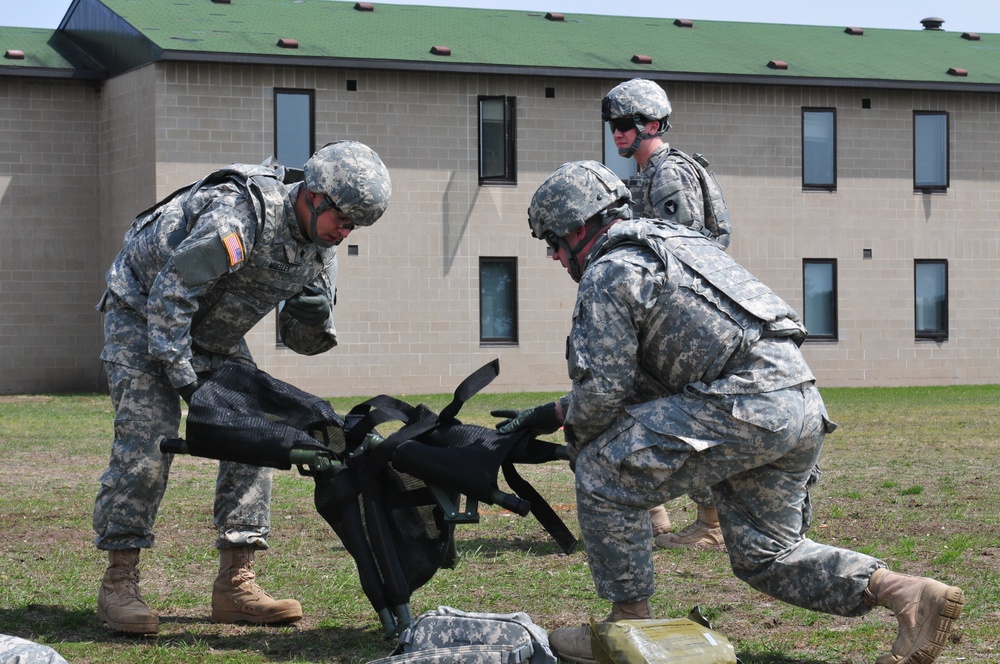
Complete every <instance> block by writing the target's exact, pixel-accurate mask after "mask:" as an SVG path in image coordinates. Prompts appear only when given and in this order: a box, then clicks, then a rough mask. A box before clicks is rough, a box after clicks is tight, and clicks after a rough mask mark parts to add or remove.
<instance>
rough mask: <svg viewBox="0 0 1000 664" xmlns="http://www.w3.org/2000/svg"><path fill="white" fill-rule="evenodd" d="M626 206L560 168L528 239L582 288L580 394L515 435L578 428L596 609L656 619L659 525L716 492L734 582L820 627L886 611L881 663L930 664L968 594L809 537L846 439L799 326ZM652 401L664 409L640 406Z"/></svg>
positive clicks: (573, 339)
mask: <svg viewBox="0 0 1000 664" xmlns="http://www.w3.org/2000/svg"><path fill="white" fill-rule="evenodd" d="M628 199H629V192H628V189H626V187H625V185H624V184H623V183H622V182H621V180H619V179H618V178H617V177H616V176H615V175H614V174H613V173H612V172H611V171H610V170H609V169H607V168H606V167H605V166H603V165H602V164H599V163H597V162H594V161H582V162H574V163H570V164H564V165H563V166H562V167H560V168H559V169H558V170H556V171H555V172H554V173H553V174H552V175H550V176H549V177H548V179H546V180H545V181H544V182H543V183H542V185H541V186H540V187H539V188H538V190H537V191H536V193H535V195H534V197H533V198H532V201H531V205H530V207H529V210H528V221H529V224H530V226H531V231H532V235H533V236H535V237H537V238H540V239H543V240H545V241H546V242H548V243H549V245H550V246H551V247H552V249H553V252H554V254H553V258H554V259H555V260H558V261H560V262H561V263H562V265H563V266H564V267H565V268H566V269H567V271H568V272H569V273H570V275H571V276H572V277H573V278H574V279H575V280H576V281H578V282H579V284H580V286H579V292H578V296H577V302H576V306H575V309H574V312H573V325H572V329H571V332H570V339H569V349H568V350H569V356H568V358H569V359H568V365H569V375H570V378H571V379H572V382H573V387H572V391H571V392H570V394H569V395H567V396H566V397H563V398H562V399H560V400H559V401H557V402H554V403H550V404H545V405H544V406H538V407H535V408H529V409H526V410H524V411H521V412H520V413H519V414H518V415H517V417H515V418H514V420H513V422H512V424H514V425H515V426H517V427H519V428H530V429H533V430H534V431H536V432H538V433H551V432H554V431H556V430H557V429H558V427H559V426H560V425H562V426H563V427H564V431H565V436H566V441H567V443H568V445H569V446H570V448H571V450H572V452H571V456H575V462H574V465H575V471H576V495H577V507H578V510H579V521H580V529H581V531H582V533H583V538H584V541H585V542H586V546H587V561H588V564H589V566H590V569H591V573H592V575H593V579H594V584H595V586H596V588H597V593H598V595H600V596H601V597H602V598H605V599H608V600H610V601H611V602H613V608H612V610H611V615H610V616H609V618H608V619H609V620H623V619H640V618H650V617H651V612H650V605H649V597H650V596H651V595H652V594H653V591H654V579H653V573H654V568H653V556H652V543H651V541H650V540H651V527H650V517H649V511H648V510H649V508H650V507H652V506H654V505H657V504H661V503H662V502H663V501H665V500H669V499H672V498H676V497H678V496H681V495H684V494H686V493H689V492H690V491H693V490H695V489H697V488H699V487H703V486H710V487H712V496H713V499H714V504H715V505H716V508H717V509H718V515H719V522H720V524H721V528H722V533H723V536H724V538H725V542H726V546H727V547H728V550H729V558H730V562H731V565H732V568H733V572H734V573H735V574H736V575H737V577H739V578H740V579H742V580H744V581H746V582H747V583H748V584H750V585H751V586H752V587H754V588H756V589H757V590H759V591H761V592H763V593H765V594H767V595H769V596H771V597H774V598H777V599H780V600H782V601H785V602H788V603H790V604H794V605H796V606H800V607H804V608H807V609H811V610H814V611H821V612H824V613H831V614H836V615H842V616H860V615H863V614H865V613H867V612H868V611H870V610H871V608H872V607H873V606H876V605H878V606H884V607H887V608H889V609H890V610H891V611H893V612H894V613H895V614H896V617H897V620H898V622H899V635H898V638H897V639H896V642H895V643H894V644H893V646H892V649H891V652H890V653H886V654H885V655H883V656H882V657H880V658H879V660H878V661H879V663H880V664H904V663H905V664H917V663H920V664H927V663H928V662H931V661H933V660H934V658H935V657H936V656H937V654H938V653H939V652H940V651H941V649H942V648H943V647H944V645H945V644H946V642H947V641H948V635H949V633H950V632H951V629H952V623H953V621H954V620H955V619H956V618H958V617H959V615H960V614H961V611H962V603H963V594H962V590H961V589H960V588H956V587H950V586H947V585H945V584H943V583H940V582H938V581H935V580H932V579H926V578H918V577H912V576H906V575H903V574H898V573H895V572H890V571H888V570H887V569H886V565H885V563H884V562H882V561H881V560H878V559H876V558H873V557H871V556H867V555H864V554H861V553H857V552H854V551H849V550H846V549H839V548H835V547H832V546H827V545H824V544H819V543H817V542H814V541H812V540H810V539H808V538H807V537H806V536H805V534H806V531H807V529H808V527H809V512H808V508H807V505H808V493H809V491H808V483H809V480H810V477H811V475H812V469H813V467H814V466H815V464H816V462H817V459H818V458H819V455H820V451H821V449H822V445H823V439H824V436H825V435H826V434H827V433H829V432H831V431H833V429H834V426H835V425H834V424H833V423H832V422H830V420H829V419H828V418H827V414H826V409H825V407H824V405H823V401H822V399H821V398H820V395H819V391H818V390H817V389H816V387H815V385H814V378H813V375H812V372H811V371H810V370H809V367H808V366H807V365H806V362H805V360H804V359H803V357H802V354H801V352H800V350H799V343H800V342H801V341H802V340H803V338H804V337H805V334H806V333H805V329H804V328H803V327H802V324H801V323H800V322H799V318H798V316H797V315H796V314H795V312H794V311H793V310H792V309H791V308H790V307H789V306H788V305H787V304H786V303H785V302H784V301H782V300H781V299H780V298H779V297H778V296H777V295H775V294H774V292H772V291H771V290H770V289H769V288H768V287H767V286H765V285H764V284H763V283H761V282H760V281H758V280H757V279H756V278H754V277H753V275H751V274H750V273H749V272H747V271H746V270H745V269H744V268H743V267H741V266H740V265H739V264H737V263H736V262H735V261H734V260H733V259H732V258H730V257H729V256H728V255H727V254H726V253H725V252H724V251H722V249H720V248H719V246H718V245H717V244H715V243H714V242H712V241H711V240H710V239H708V238H707V237H705V236H704V235H702V234H701V233H699V232H697V231H693V230H691V229H689V228H686V227H683V226H678V225H676V224H674V223H671V222H667V221H662V220H648V219H639V220H631V219H629V218H628V217H629V209H628ZM654 383H655V384H656V386H657V387H655V388H652V387H648V386H650V385H652V384H654ZM645 389H659V390H660V391H661V392H662V394H663V395H664V396H662V397H660V398H657V399H653V400H650V401H647V402H643V403H633V402H632V401H631V400H630V395H632V394H633V393H635V392H638V391H642V390H645ZM549 640H550V643H551V645H552V647H553V650H554V651H555V652H556V654H557V655H558V656H559V657H560V658H562V659H565V660H571V661H578V662H593V661H594V656H593V653H592V650H591V639H590V631H589V628H588V627H587V626H584V627H582V628H561V629H556V630H554V631H553V632H552V633H551V634H550V635H549Z"/></svg>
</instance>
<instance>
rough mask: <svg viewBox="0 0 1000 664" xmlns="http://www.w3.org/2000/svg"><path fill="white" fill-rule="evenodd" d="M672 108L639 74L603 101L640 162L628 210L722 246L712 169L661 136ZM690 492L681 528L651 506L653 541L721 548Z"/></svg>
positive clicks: (703, 495) (706, 510)
mask: <svg viewBox="0 0 1000 664" xmlns="http://www.w3.org/2000/svg"><path fill="white" fill-rule="evenodd" d="M670 113H671V106H670V100H669V99H668V98H667V93H666V92H664V91H663V88H661V87H660V86H659V84H657V83H655V82H653V81H649V80H646V79H641V78H635V79H632V80H630V81H626V82H624V83H621V84H620V85H617V86H615V87H614V88H613V89H612V90H611V91H610V92H608V94H607V95H606V96H605V97H604V99H603V100H602V101H601V119H602V120H604V121H605V122H607V123H608V125H609V127H610V128H611V131H612V137H613V138H614V140H615V145H616V146H617V147H618V153H619V154H620V155H621V156H623V157H626V158H628V157H631V158H633V159H635V162H636V164H638V166H639V172H638V173H636V174H635V175H634V176H632V177H631V178H629V181H628V183H627V186H628V188H629V191H630V192H631V194H632V205H631V207H632V216H633V217H635V218H644V219H668V220H670V221H673V222H675V223H678V224H681V225H682V226H688V227H690V228H693V229H695V230H697V231H700V232H701V233H703V234H704V235H705V236H706V237H708V238H710V239H712V240H714V241H715V242H716V243H717V244H718V245H719V246H720V247H722V248H723V249H726V248H727V247H728V246H729V240H730V236H731V234H732V226H731V223H730V220H729V212H728V209H727V208H726V206H725V201H724V200H723V198H722V190H721V188H719V187H718V183H717V182H716V180H715V175H714V174H712V173H709V172H707V171H706V170H705V168H704V166H703V165H702V164H701V163H699V162H698V161H697V160H695V159H694V158H692V157H690V156H689V155H687V154H685V153H683V152H681V151H680V150H677V149H674V148H671V147H670V145H669V144H667V143H666V142H664V140H663V138H662V137H663V135H664V134H665V133H666V132H667V130H668V129H670V123H669V121H668V120H669V118H670ZM705 163H707V162H705ZM713 199H714V200H713ZM689 497H690V498H691V500H692V501H694V503H695V504H696V505H697V506H698V516H697V518H696V519H695V521H694V523H692V524H690V525H689V526H687V527H686V528H684V529H682V530H681V531H680V532H677V533H671V532H670V530H671V527H672V526H671V523H670V517H669V515H668V514H667V511H666V509H665V508H664V507H663V506H662V505H657V506H656V507H654V508H653V509H652V510H651V511H650V516H651V517H652V519H653V537H654V538H655V539H654V542H655V544H656V545H657V546H659V547H663V548H667V549H687V548H691V549H710V550H716V551H725V549H726V545H725V543H724V542H723V541H722V531H721V530H720V528H719V519H718V515H717V513H716V511H715V505H713V504H712V492H711V490H710V489H708V488H707V487H702V488H700V489H696V490H694V491H692V492H691V494H690V495H689Z"/></svg>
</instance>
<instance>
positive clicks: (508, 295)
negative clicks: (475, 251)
mask: <svg viewBox="0 0 1000 664" xmlns="http://www.w3.org/2000/svg"><path fill="white" fill-rule="evenodd" d="M479 340H480V341H482V342H486V343H516V342H517V259H516V258H480V259H479Z"/></svg>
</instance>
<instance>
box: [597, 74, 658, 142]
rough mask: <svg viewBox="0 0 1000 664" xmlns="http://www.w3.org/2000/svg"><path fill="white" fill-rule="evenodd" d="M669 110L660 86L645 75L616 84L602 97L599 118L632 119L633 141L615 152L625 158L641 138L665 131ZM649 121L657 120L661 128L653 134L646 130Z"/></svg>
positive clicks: (605, 120)
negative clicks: (633, 126) (634, 131)
mask: <svg viewBox="0 0 1000 664" xmlns="http://www.w3.org/2000/svg"><path fill="white" fill-rule="evenodd" d="M671 110H672V109H671V106H670V100H669V99H668V98H667V93H666V92H664V91H663V88H661V87H660V86H659V84H657V83H655V82H653V81H650V80H647V79H644V78H633V79H632V80H630V81H625V82H624V83H620V84H618V85H616V86H615V87H614V88H612V89H611V91H610V92H608V94H607V95H605V96H604V99H602V100H601V120H603V121H604V122H608V121H609V120H617V119H619V118H631V119H632V121H633V122H635V127H636V137H635V141H633V142H632V145H630V146H629V147H628V148H626V149H624V150H619V151H618V153H619V154H621V156H623V157H626V158H627V157H631V156H632V155H634V154H635V151H636V150H638V149H639V143H641V142H642V140H643V139H645V138H652V137H654V136H662V135H663V134H665V133H667V130H668V129H670V123H669V122H667V120H668V119H669V118H670V113H671ZM651 120H659V121H660V128H659V129H658V130H657V131H656V133H653V134H650V133H647V132H646V125H647V124H649V122H650V121H651Z"/></svg>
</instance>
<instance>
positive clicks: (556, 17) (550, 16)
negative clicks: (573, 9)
mask: <svg viewBox="0 0 1000 664" xmlns="http://www.w3.org/2000/svg"><path fill="white" fill-rule="evenodd" d="M545 20H546V21H565V20H566V15H565V14H560V13H559V12H547V13H546V14H545Z"/></svg>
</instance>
